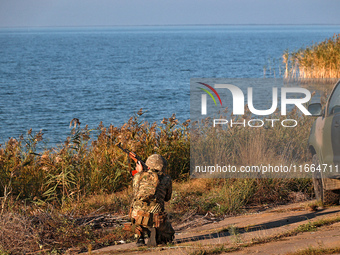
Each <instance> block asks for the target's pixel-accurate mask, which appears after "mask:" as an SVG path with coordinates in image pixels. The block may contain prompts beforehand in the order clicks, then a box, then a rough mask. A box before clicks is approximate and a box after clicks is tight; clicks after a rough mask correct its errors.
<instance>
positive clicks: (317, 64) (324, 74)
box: [282, 34, 340, 81]
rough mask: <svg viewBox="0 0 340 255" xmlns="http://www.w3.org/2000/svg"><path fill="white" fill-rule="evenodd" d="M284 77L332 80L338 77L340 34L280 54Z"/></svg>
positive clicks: (339, 76)
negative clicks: (283, 66) (303, 47)
mask: <svg viewBox="0 0 340 255" xmlns="http://www.w3.org/2000/svg"><path fill="white" fill-rule="evenodd" d="M282 58H283V63H284V65H285V73H284V78H286V79H300V80H308V79H320V80H322V81H327V80H328V81H329V80H331V81H334V80H336V79H338V78H340V34H334V36H333V37H332V38H329V39H326V40H325V41H323V42H321V43H318V44H313V45H312V46H308V47H306V48H305V49H299V50H297V51H293V52H289V51H288V50H287V51H285V53H284V54H283V56H282Z"/></svg>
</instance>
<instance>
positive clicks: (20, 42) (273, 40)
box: [0, 25, 340, 147]
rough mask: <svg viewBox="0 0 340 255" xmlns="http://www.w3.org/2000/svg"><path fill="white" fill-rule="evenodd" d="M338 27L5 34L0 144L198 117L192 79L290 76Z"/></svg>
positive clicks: (0, 56) (1, 39) (0, 54)
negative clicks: (291, 62) (76, 125)
mask: <svg viewBox="0 0 340 255" xmlns="http://www.w3.org/2000/svg"><path fill="white" fill-rule="evenodd" d="M338 33H340V26H339V25H303V26H302V25H289V26H286V25H273V26H270V25H219V26H135V27H91V28H85V27H80V28H69V27H63V28H1V29H0V144H4V143H5V142H6V141H8V139H9V138H11V137H13V138H18V137H19V136H20V135H22V134H23V135H25V134H27V131H28V130H30V129H32V131H33V133H36V132H39V131H40V130H41V131H42V132H43V134H44V135H43V137H44V142H45V146H47V147H54V146H57V145H58V144H60V143H63V142H64V141H65V140H66V138H67V136H69V135H70V131H71V129H70V127H69V124H70V121H71V120H72V119H73V118H77V119H79V121H80V123H81V127H84V126H85V125H88V127H89V128H90V129H94V130H95V129H96V128H98V126H99V124H100V123H101V122H102V124H103V125H104V126H106V127H108V126H109V125H111V124H112V125H114V126H121V125H123V124H124V123H125V122H127V121H128V119H129V118H130V117H131V116H134V115H136V113H137V112H138V111H139V110H140V109H141V108H142V109H143V111H144V112H145V113H144V114H143V115H142V116H141V120H146V121H148V122H150V123H152V122H158V123H160V122H161V120H162V119H163V118H169V117H171V116H172V115H173V114H176V117H177V118H178V119H179V121H183V122H184V121H185V120H187V119H188V118H190V79H192V78H201V77H205V78H267V77H268V78H273V77H274V78H276V77H282V75H283V71H284V65H283V63H282V55H283V53H284V52H285V51H286V50H289V51H297V50H298V49H300V48H304V47H307V46H310V45H313V44H315V43H318V42H321V41H324V40H325V39H327V38H330V37H332V36H333V35H334V34H338Z"/></svg>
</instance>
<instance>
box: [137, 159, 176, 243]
mask: <svg viewBox="0 0 340 255" xmlns="http://www.w3.org/2000/svg"><path fill="white" fill-rule="evenodd" d="M160 160H162V161H163V164H161V163H162V162H160ZM146 165H147V166H148V167H149V168H150V169H149V170H148V172H147V173H145V172H139V173H137V174H135V176H134V178H133V195H134V200H133V202H132V205H131V215H130V216H131V221H132V223H133V225H134V228H136V227H138V226H139V230H140V229H143V232H144V231H148V230H147V229H148V228H152V227H154V228H156V232H157V234H156V241H157V243H158V244H159V243H167V242H171V241H172V240H173V237H174V233H175V231H174V229H173V228H172V226H171V224H170V222H169V221H168V219H167V215H166V213H165V210H164V202H167V201H169V200H170V199H171V193H172V181H171V177H170V176H169V175H167V174H165V173H163V172H162V171H164V169H165V167H166V160H165V159H164V158H163V157H161V156H160V155H157V154H154V155H151V156H150V157H149V158H148V159H147V161H146ZM154 175H157V176H158V178H156V179H158V181H159V182H158V185H157V188H156V190H155V192H154V191H151V193H153V192H154V194H155V195H154V197H153V198H152V199H150V200H147V201H143V200H141V199H140V198H138V196H137V195H138V194H139V193H140V192H143V191H144V190H147V189H152V188H153V187H150V186H153V185H149V186H147V185H143V183H145V182H141V180H142V179H143V178H150V177H151V178H152V176H154ZM142 214H143V216H145V215H147V216H146V217H144V218H146V219H144V220H145V221H144V220H143V222H141V221H142V220H140V218H138V217H139V216H140V215H142ZM158 216H159V217H158ZM157 217H158V218H157ZM148 218H150V219H148ZM138 219H139V221H138ZM158 219H160V221H159V222H158ZM137 221H138V222H137ZM137 232H138V231H137ZM141 236H143V234H141Z"/></svg>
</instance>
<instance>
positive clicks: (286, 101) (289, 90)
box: [197, 82, 311, 116]
mask: <svg viewBox="0 0 340 255" xmlns="http://www.w3.org/2000/svg"><path fill="white" fill-rule="evenodd" d="M197 83H199V84H202V85H204V86H206V87H207V88H209V89H210V90H211V91H212V92H214V93H215V95H216V96H217V97H218V99H219V101H220V104H221V106H222V101H221V98H220V96H219V94H218V93H217V92H216V90H215V88H216V89H228V90H229V91H230V92H231V94H232V98H233V115H244V108H245V103H247V105H248V108H249V110H250V112H251V113H252V114H254V115H260V116H261V115H262V116H265V115H270V114H272V113H274V112H275V110H276V109H277V107H278V97H279V94H278V88H276V87H273V88H272V105H271V107H270V108H269V109H266V110H258V109H255V107H254V102H253V101H254V98H253V88H252V87H248V88H247V92H248V93H247V100H246V102H245V96H244V94H243V92H242V90H241V89H240V88H239V87H237V86H235V85H232V84H215V86H214V87H215V88H213V87H211V86H210V85H208V84H206V83H203V82H197ZM198 88H199V87H198ZM199 89H201V90H203V91H204V92H206V93H207V94H208V95H209V96H210V97H211V98H212V99H213V100H214V103H215V105H217V103H216V100H215V98H214V96H213V95H212V94H211V92H210V91H209V90H207V89H204V88H199ZM280 92H281V115H287V105H294V106H296V107H297V108H298V109H299V110H300V111H301V112H302V113H303V114H304V115H311V114H310V112H309V111H308V110H307V109H306V107H305V106H304V105H303V104H305V103H307V102H309V100H310V99H311V93H310V91H309V90H307V89H305V88H299V87H282V88H281V91H280ZM290 94H293V95H294V94H301V95H303V96H304V97H297V98H296V97H294V98H289V96H288V95H290ZM201 115H207V95H206V94H202V97H201Z"/></svg>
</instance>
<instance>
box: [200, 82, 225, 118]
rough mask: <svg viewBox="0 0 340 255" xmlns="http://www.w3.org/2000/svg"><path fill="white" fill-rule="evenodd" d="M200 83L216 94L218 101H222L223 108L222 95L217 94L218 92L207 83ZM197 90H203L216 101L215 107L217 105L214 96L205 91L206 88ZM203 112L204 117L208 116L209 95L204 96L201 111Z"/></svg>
mask: <svg viewBox="0 0 340 255" xmlns="http://www.w3.org/2000/svg"><path fill="white" fill-rule="evenodd" d="M198 83H199V84H202V85H204V86H206V87H207V88H209V89H210V90H211V91H212V92H214V93H215V95H216V96H217V98H218V100H219V101H220V104H221V106H222V100H221V97H220V95H219V94H218V93H217V92H216V90H215V89H214V88H213V87H211V86H210V85H208V84H206V83H203V82H198ZM197 88H199V89H201V90H203V91H204V92H206V93H207V94H208V95H209V96H210V97H211V98H212V99H213V100H214V103H215V105H217V103H216V100H215V98H214V96H213V95H212V94H211V92H210V91H209V90H207V89H204V88H200V87H197ZM201 112H202V115H207V95H206V94H202V109H201Z"/></svg>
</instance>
